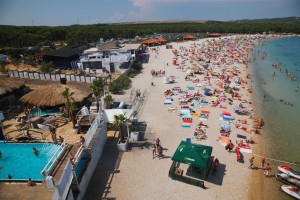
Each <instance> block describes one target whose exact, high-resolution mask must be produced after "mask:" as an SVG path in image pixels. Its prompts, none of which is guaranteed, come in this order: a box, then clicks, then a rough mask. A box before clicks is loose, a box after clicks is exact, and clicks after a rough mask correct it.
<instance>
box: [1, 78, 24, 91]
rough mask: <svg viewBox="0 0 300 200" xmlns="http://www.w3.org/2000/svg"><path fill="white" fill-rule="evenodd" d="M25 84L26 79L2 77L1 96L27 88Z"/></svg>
mask: <svg viewBox="0 0 300 200" xmlns="http://www.w3.org/2000/svg"><path fill="white" fill-rule="evenodd" d="M24 82H25V81H24V79H19V78H8V77H6V76H0V95H3V94H6V93H8V92H12V91H13V90H15V89H19V88H21V87H23V86H25V83H24Z"/></svg>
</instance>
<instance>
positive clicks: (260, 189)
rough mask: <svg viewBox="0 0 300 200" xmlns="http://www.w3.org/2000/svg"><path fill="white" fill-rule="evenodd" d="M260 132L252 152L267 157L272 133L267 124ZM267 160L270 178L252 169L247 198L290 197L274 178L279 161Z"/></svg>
mask: <svg viewBox="0 0 300 200" xmlns="http://www.w3.org/2000/svg"><path fill="white" fill-rule="evenodd" d="M279 36H280V35H279ZM288 37H299V36H288ZM282 38H287V36H281V37H274V38H270V39H268V40H266V41H265V42H269V41H271V40H277V39H282ZM260 45H261V44H258V45H256V46H255V47H254V48H257V47H259V46H260ZM272 51H274V50H273V49H272ZM266 53H267V54H269V53H270V51H269V52H266ZM257 56H259V55H256V57H257ZM254 57H255V56H254ZM250 65H252V63H250ZM251 67H253V66H251ZM271 72H272V69H270V73H271ZM256 81H258V80H256ZM256 87H257V85H256ZM263 89H264V90H266V88H260V89H259V90H263ZM260 93H261V92H260ZM253 96H254V95H252V97H253ZM261 100H262V99H261ZM252 101H253V100H252ZM253 102H254V101H253ZM256 104H257V102H256ZM258 107H260V108H261V107H262V106H261V105H259V106H258ZM253 109H254V112H255V113H257V114H258V113H259V114H260V115H261V117H263V118H270V116H264V113H262V112H259V111H258V110H257V108H256V105H255V104H254V107H253ZM265 114H266V113H265ZM267 133H268V134H267ZM261 134H262V135H261V137H260V140H259V144H258V145H256V146H255V148H254V152H255V154H256V155H266V157H269V156H267V155H270V154H272V152H271V151H270V147H274V145H273V146H272V144H273V143H270V141H269V140H268V138H270V137H272V134H270V130H269V128H268V125H267V127H265V128H264V129H262V131H261ZM273 156H274V155H273ZM255 157H256V156H255ZM271 158H272V157H271ZM260 160H261V158H259V157H256V162H254V165H257V166H259V165H260ZM268 162H269V163H270V164H271V169H272V171H271V173H270V177H271V178H269V177H267V178H266V177H264V175H263V172H262V171H261V172H260V170H253V171H252V172H251V176H250V191H255V193H253V192H252V193H251V192H250V193H249V194H248V198H249V199H251V200H252V199H266V198H270V199H278V198H286V199H290V198H289V196H287V195H286V194H284V193H283V192H281V193H280V192H279V191H281V189H280V186H279V185H283V183H281V182H278V181H277V180H275V178H274V174H275V173H276V171H277V166H278V165H279V164H280V162H276V161H272V160H268V159H266V163H268Z"/></svg>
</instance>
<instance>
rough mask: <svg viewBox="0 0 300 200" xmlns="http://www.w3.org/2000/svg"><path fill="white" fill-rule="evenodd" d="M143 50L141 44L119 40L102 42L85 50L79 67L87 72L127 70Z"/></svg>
mask: <svg viewBox="0 0 300 200" xmlns="http://www.w3.org/2000/svg"><path fill="white" fill-rule="evenodd" d="M141 51H142V45H141V44H124V45H122V46H120V45H119V44H118V43H117V42H109V43H104V44H101V45H99V46H97V47H94V48H90V49H87V50H85V51H84V52H83V53H82V55H81V56H80V62H79V63H78V65H79V68H80V69H83V70H85V71H86V72H90V71H95V70H96V71H97V72H102V71H103V72H105V71H108V72H111V73H113V72H116V71H125V70H126V69H128V68H129V67H130V65H131V64H132V62H133V61H135V60H138V56H139V53H140V52H141Z"/></svg>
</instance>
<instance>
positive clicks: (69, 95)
mask: <svg viewBox="0 0 300 200" xmlns="http://www.w3.org/2000/svg"><path fill="white" fill-rule="evenodd" d="M61 94H62V96H63V97H64V98H65V99H66V110H67V113H66V115H67V116H66V117H71V118H73V116H72V111H73V110H74V109H76V105H75V104H74V99H73V98H72V96H73V95H74V92H70V89H69V88H67V87H66V88H65V90H64V91H63V92H62V93H61ZM71 100H72V101H71ZM72 120H73V119H72Z"/></svg>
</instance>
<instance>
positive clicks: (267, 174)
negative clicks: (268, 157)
mask: <svg viewBox="0 0 300 200" xmlns="http://www.w3.org/2000/svg"><path fill="white" fill-rule="evenodd" d="M269 171H271V167H270V164H269V163H267V166H266V167H265V171H264V175H265V177H267V176H269Z"/></svg>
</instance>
